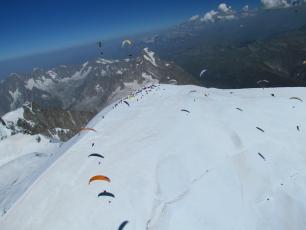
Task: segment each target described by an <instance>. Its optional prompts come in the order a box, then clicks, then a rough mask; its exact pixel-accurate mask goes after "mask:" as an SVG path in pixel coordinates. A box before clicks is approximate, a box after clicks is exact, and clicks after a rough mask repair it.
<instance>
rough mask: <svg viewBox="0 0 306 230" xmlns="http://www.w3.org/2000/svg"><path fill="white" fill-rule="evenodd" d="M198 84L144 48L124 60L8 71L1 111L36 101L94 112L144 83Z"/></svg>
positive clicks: (0, 92)
mask: <svg viewBox="0 0 306 230" xmlns="http://www.w3.org/2000/svg"><path fill="white" fill-rule="evenodd" d="M152 83H176V84H199V82H197V81H196V80H195V79H194V78H193V77H192V76H191V75H189V74H188V73H186V72H185V71H184V70H183V69H181V68H180V67H178V66H177V65H176V64H174V63H173V62H167V61H163V60H161V59H159V58H158V57H157V56H156V55H155V53H154V52H152V51H150V50H149V49H147V48H146V49H143V50H142V53H141V55H140V56H138V57H131V58H128V59H124V60H107V59H101V58H98V59H95V60H92V61H87V62H85V63H83V64H82V65H60V66H58V67H56V68H52V69H50V70H43V69H38V68H35V69H34V70H33V72H31V73H29V74H25V75H21V74H11V75H10V76H9V77H8V78H6V79H4V80H2V81H1V82H0V96H1V98H2V99H1V101H0V114H2V115H3V114H5V113H7V112H9V111H11V110H14V109H16V108H19V107H20V106H22V105H23V104H24V103H26V102H35V103H37V104H38V105H40V106H43V107H45V108H61V109H64V110H72V111H90V112H93V113H96V112H98V111H100V110H101V109H102V108H103V107H105V106H106V105H108V104H110V103H113V102H114V101H116V100H118V99H120V98H122V97H124V96H126V95H128V94H129V93H130V92H132V91H134V90H136V89H138V88H140V87H141V86H143V85H146V84H152Z"/></svg>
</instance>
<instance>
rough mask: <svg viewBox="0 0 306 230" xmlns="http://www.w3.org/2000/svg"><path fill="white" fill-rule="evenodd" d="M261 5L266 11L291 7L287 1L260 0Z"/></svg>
mask: <svg viewBox="0 0 306 230" xmlns="http://www.w3.org/2000/svg"><path fill="white" fill-rule="evenodd" d="M261 3H262V5H263V7H264V8H266V9H275V8H284V7H290V6H291V5H292V3H291V1H288V0H261Z"/></svg>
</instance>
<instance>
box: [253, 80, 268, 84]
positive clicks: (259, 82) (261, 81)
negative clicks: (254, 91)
mask: <svg viewBox="0 0 306 230" xmlns="http://www.w3.org/2000/svg"><path fill="white" fill-rule="evenodd" d="M256 83H257V85H259V84H261V83H270V82H269V81H268V80H260V81H258V82H256Z"/></svg>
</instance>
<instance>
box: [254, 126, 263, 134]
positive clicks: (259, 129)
mask: <svg viewBox="0 0 306 230" xmlns="http://www.w3.org/2000/svg"><path fill="white" fill-rule="evenodd" d="M256 129H258V130H260V131H261V132H263V133H264V132H265V131H264V130H263V129H262V128H259V127H256Z"/></svg>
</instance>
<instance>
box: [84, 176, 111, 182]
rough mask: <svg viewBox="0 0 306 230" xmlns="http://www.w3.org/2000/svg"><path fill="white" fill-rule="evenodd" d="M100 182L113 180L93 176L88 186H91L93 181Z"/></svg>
mask: <svg viewBox="0 0 306 230" xmlns="http://www.w3.org/2000/svg"><path fill="white" fill-rule="evenodd" d="M98 180H101V181H107V182H111V180H110V179H109V178H108V177H106V176H102V175H97V176H93V177H92V178H90V179H89V182H88V184H90V183H91V182H93V181H98Z"/></svg>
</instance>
